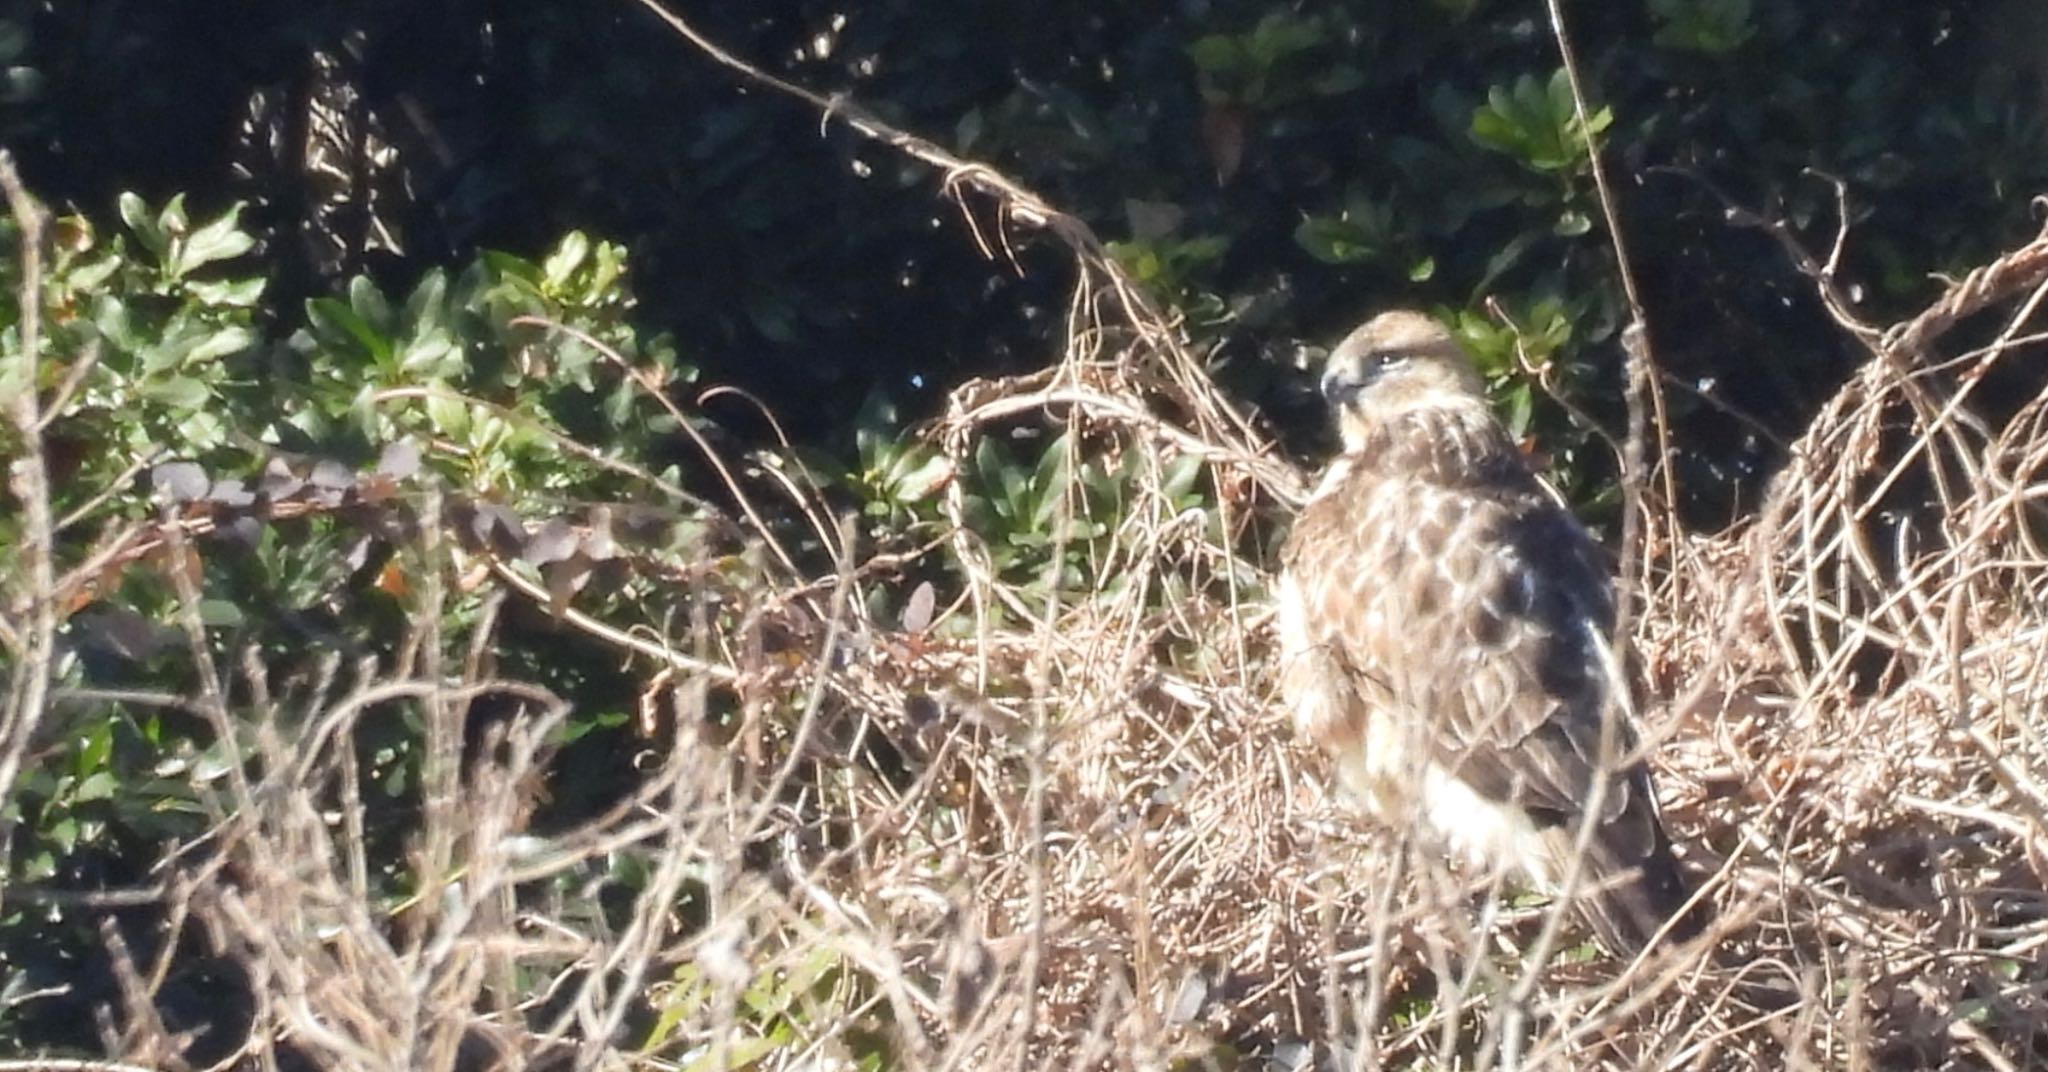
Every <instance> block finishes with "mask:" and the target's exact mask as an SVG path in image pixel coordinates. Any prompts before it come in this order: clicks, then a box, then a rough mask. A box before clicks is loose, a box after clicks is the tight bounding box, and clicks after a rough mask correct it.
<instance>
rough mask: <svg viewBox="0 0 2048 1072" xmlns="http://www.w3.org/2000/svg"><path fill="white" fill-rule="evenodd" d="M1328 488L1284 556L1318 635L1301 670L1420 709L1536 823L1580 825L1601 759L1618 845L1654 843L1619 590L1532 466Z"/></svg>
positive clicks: (1449, 762)
mask: <svg viewBox="0 0 2048 1072" xmlns="http://www.w3.org/2000/svg"><path fill="white" fill-rule="evenodd" d="M1325 490H1326V492H1327V493H1326V494H1322V495H1319V496H1318V497H1317V498H1316V499H1315V500H1313V501H1312V502H1311V503H1310V504H1309V505H1308V507H1306V508H1305V509H1304V510H1303V513H1302V515H1301V518H1300V519H1299V520H1298V521H1297V523H1296V529H1295V532H1294V534H1293V536H1292V537H1291V538H1290V540H1289V543H1288V545H1287V548H1286V550H1285V553H1284V556H1283V565H1284V567H1285V570H1286V582H1285V583H1286V584H1287V585H1290V586H1292V591H1291V593H1290V594H1289V595H1288V597H1287V598H1291V599H1293V600H1296V601H1298V604H1299V609H1298V610H1297V611H1296V612H1295V613H1296V614H1298V615H1299V618H1300V621H1301V622H1302V626H1303V628H1304V630H1305V631H1306V633H1307V634H1308V637H1309V639H1308V650H1309V652H1310V655H1309V656H1308V657H1306V658H1303V659H1299V660H1296V662H1297V669H1296V671H1295V672H1296V674H1297V675H1298V676H1302V677H1305V678H1306V677H1317V678H1320V679H1322V680H1323V681H1324V682H1325V683H1326V684H1325V687H1324V688H1322V690H1321V692H1320V693H1319V695H1323V696H1326V697H1327V696H1330V695H1333V694H1335V691H1336V690H1335V689H1333V688H1331V687H1329V685H1328V683H1329V682H1331V681H1333V680H1342V679H1345V678H1348V680H1349V681H1350V682H1351V683H1352V688H1353V691H1354V692H1355V693H1357V694H1358V695H1360V696H1362V697H1364V698H1366V699H1368V700H1371V701H1373V702H1375V703H1376V704H1377V705H1378V706H1380V707H1382V708H1384V709H1391V710H1394V711H1397V712H1400V713H1403V714H1404V715H1405V716H1406V717H1409V718H1413V719H1415V720H1418V722H1419V725H1417V727H1416V730H1417V732H1418V733H1420V734H1421V735H1423V737H1424V738H1425V739H1426V741H1427V745H1428V749H1429V751H1430V752H1431V753H1432V754H1433V755H1434V757H1435V759H1436V762H1437V763H1438V764H1439V765H1440V766H1442V767H1443V768H1444V769H1446V770H1448V771H1449V772H1451V773H1452V774H1453V775H1454V776H1456V777H1457V778H1459V780H1461V781H1463V782H1465V783H1467V784H1468V785H1470V786H1471V787H1472V788H1473V790H1475V791H1476V792H1478V793H1479V794H1481V795H1482V796H1484V797H1486V798H1489V799H1492V800H1496V801H1499V802H1502V803H1513V804H1516V805H1518V806H1519V807H1521V808H1522V809H1523V810H1524V811H1526V812H1527V813H1528V814H1529V815H1530V816H1531V818H1532V819H1533V820H1535V821H1536V822H1537V824H1538V825H1539V826H1547V825H1562V824H1565V823H1569V822H1572V821H1574V820H1576V819H1577V818H1578V817H1579V816H1580V815H1581V814H1582V810H1583V807H1584V804H1585V803H1586V802H1587V800H1588V799H1589V797H1590V790H1591V788H1592V786H1593V785H1594V783H1595V779H1596V778H1599V777H1601V776H1602V772H1603V770H1604V771H1605V772H1607V773H1606V777H1605V781H1606V792H1605V795H1604V797H1603V799H1602V802H1601V808H1600V812H1601V814H1600V817H1599V821H1600V823H1601V825H1602V837H1603V839H1611V840H1613V841H1614V842H1615V843H1614V844H1613V845H1612V846H1611V848H1612V849H1613V850H1614V851H1615V852H1616V854H1617V856H1619V857H1621V858H1624V859H1626V858H1640V856H1641V855H1642V854H1644V853H1647V852H1649V851H1651V849H1650V846H1651V845H1652V844H1653V842H1654V841H1655V839H1656V833H1655V826H1656V813H1655V811H1654V806H1653V805H1651V804H1650V803H1649V801H1648V797H1647V793H1646V792H1645V789H1646V785H1647V783H1646V781H1645V780H1644V779H1643V778H1642V776H1641V775H1640V773H1639V772H1632V771H1631V770H1630V767H1631V766H1632V764H1633V760H1632V757H1631V754H1632V752H1633V750H1634V748H1635V736H1634V733H1633V731H1632V728H1631V727H1630V726H1629V725H1628V723H1627V721H1626V719H1625V711H1624V710H1623V709H1622V708H1620V707H1618V706H1614V705H1610V704H1609V703H1608V695H1609V690H1610V688H1611V687H1612V685H1611V680H1610V678H1611V675H1610V672H1609V670H1608V659H1607V657H1606V655H1605V653H1604V651H1603V645H1604V644H1605V643H1606V638H1607V636H1608V634H1609V632H1610V630H1611V628H1612V625H1613V617H1614V610H1613V597H1612V594H1611V590H1610V588H1609V585H1608V581H1607V576H1606V571H1605V568H1604V567H1603V565H1602V563H1601V560H1600V553H1599V550H1598V548H1597V546H1596V545H1595V544H1594V543H1593V541H1592V539H1591V537H1590V536H1588V535H1587V533H1586V532H1585V530H1584V529H1583V528H1581V527H1580V526H1579V524H1578V523H1577V521H1575V520H1574V519H1573V518H1572V517H1571V515H1570V514H1568V513H1566V512H1565V511H1564V510H1563V509H1561V508H1560V507H1558V506H1557V505H1556V504H1555V503H1554V502H1552V501H1551V500H1549V499H1548V498H1547V497H1545V496H1544V495H1543V493H1542V491H1541V489H1540V488H1539V487H1538V485H1537V484H1536V483H1535V480H1534V478H1533V477H1529V476H1527V475H1526V474H1508V475H1507V476H1505V477H1503V478H1502V480H1501V482H1500V483H1497V484H1493V485H1480V486H1464V487H1449V486H1445V485H1442V484H1437V483H1433V482H1430V481H1426V480H1420V479H1412V478H1402V477H1400V476H1398V475H1387V474H1381V473H1376V472H1372V471H1369V470H1363V469H1361V470H1360V471H1358V472H1357V473H1355V474H1353V475H1351V477H1350V478H1349V479H1347V480H1346V481H1345V482H1344V484H1343V486H1341V487H1331V488H1326V489H1325ZM1289 694H1290V697H1291V698H1292V697H1295V696H1296V695H1298V693H1297V691H1296V690H1289ZM1326 706H1331V707H1334V706H1335V704H1334V703H1326ZM1353 706H1354V707H1355V706H1356V705H1353ZM1356 717H1359V718H1362V717H1364V714H1363V712H1362V711H1361V712H1359V713H1358V714H1357V716H1356ZM1603 717H1606V718H1612V719H1614V721H1615V724H1614V726H1613V734H1612V737H1611V739H1610V741H1609V742H1608V744H1607V753H1606V754H1607V756H1608V762H1607V764H1606V765H1605V766H1604V767H1603V766H1602V764H1601V756H1602V742H1601V723H1602V720H1603ZM1332 728H1333V729H1336V728H1339V727H1332ZM1318 736H1323V735H1318ZM1325 743H1326V744H1329V743H1333V742H1332V741H1331V740H1330V739H1329V738H1328V737H1327V736H1325ZM1610 828H1611V829H1610Z"/></svg>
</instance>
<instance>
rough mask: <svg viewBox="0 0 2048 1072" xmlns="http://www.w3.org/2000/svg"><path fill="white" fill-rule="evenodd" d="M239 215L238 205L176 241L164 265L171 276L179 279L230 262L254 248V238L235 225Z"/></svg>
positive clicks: (240, 208) (240, 207)
mask: <svg viewBox="0 0 2048 1072" xmlns="http://www.w3.org/2000/svg"><path fill="white" fill-rule="evenodd" d="M241 215H242V206H241V205H239V204H237V205H235V206H234V207H233V208H230V209H228V210H227V212H225V213H223V214H222V215H221V217H220V218H219V219H216V220H214V221H213V222H212V223H209V224H207V225H206V226H204V227H201V228H200V229H199V230H197V231H194V232H192V234H191V235H189V236H187V237H186V238H185V239H184V240H183V241H180V242H178V243H177V244H176V247H177V248H176V251H175V252H174V253H173V254H172V257H171V263H170V264H169V265H168V266H167V267H168V269H169V271H170V273H171V275H172V276H174V277H175V276H183V275H185V274H186V273H187V272H190V271H192V270H194V269H196V268H201V267H204V266H205V265H208V264H212V263H214V262H216V261H224V260H230V259H233V258H235V257H239V256H241V255H242V254H244V253H247V252H249V251H250V250H251V249H254V248H255V247H256V239H255V238H254V237H252V236H251V235H249V234H247V233H246V232H244V231H243V230H242V229H241V227H240V226H239V225H238V221H239V219H240V217H241Z"/></svg>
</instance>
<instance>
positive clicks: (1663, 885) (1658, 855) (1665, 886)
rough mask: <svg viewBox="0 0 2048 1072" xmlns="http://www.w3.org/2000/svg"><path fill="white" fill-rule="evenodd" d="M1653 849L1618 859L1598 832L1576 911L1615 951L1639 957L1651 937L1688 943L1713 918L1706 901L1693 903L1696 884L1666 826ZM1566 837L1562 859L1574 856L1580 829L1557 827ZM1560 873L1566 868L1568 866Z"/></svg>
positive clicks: (1581, 880)
mask: <svg viewBox="0 0 2048 1072" xmlns="http://www.w3.org/2000/svg"><path fill="white" fill-rule="evenodd" d="M1651 829H1652V830H1653V831H1654V836H1653V840H1652V841H1651V843H1650V844H1649V846H1648V851H1647V852H1645V853H1643V854H1642V855H1641V856H1639V857H1638V856H1635V855H1634V854H1632V853H1631V854H1628V855H1629V856H1630V857H1633V858H1627V859H1623V858H1617V856H1618V855H1619V854H1617V853H1615V852H1613V851H1611V850H1612V846H1609V845H1606V844H1603V839H1601V838H1598V837H1595V838H1594V839H1593V844H1592V845H1591V846H1588V848H1587V853H1586V860H1585V863H1584V864H1583V865H1581V867H1580V869H1579V881H1578V884H1577V887H1576V889H1577V891H1578V892H1576V893H1575V894H1574V896H1573V905H1572V907H1573V908H1574V910H1576V911H1577V913H1578V914H1579V916H1580V918H1582V919H1584V920H1585V922H1586V925H1587V926H1588V927H1590V928H1592V931H1593V935H1594V937H1595V938H1597V939H1598V940H1599V942H1600V944H1601V945H1602V946H1603V947H1605V948H1606V950H1607V951H1608V952H1609V953H1612V954H1614V955H1615V956H1618V957H1634V956H1635V955H1637V954H1638V953H1641V952H1642V951H1643V950H1644V949H1646V948H1648V947H1649V946H1650V944H1651V942H1653V941H1656V942H1660V943H1661V942H1673V943H1675V942H1683V941H1685V940H1687V939H1689V938H1692V937H1693V936H1694V935H1697V934H1698V933H1699V932H1700V929H1701V928H1702V927H1703V926H1704V925H1705V924H1706V922H1707V915H1708V909H1707V907H1706V905H1705V903H1704V902H1701V903H1698V904H1688V903H1687V902H1688V901H1690V900H1691V898H1692V888H1691V885H1690V884H1689V883H1688V882H1687V881H1686V879H1685V875H1684V872H1682V871H1680V870H1679V867H1678V860H1677V858H1676V857H1674V856H1672V854H1671V843H1670V841H1669V840H1668V839H1667V838H1666V837H1665V836H1664V831H1663V830H1662V829H1661V828H1660V827H1656V826H1653V827H1652V828H1651ZM1553 833H1554V835H1555V836H1557V837H1559V838H1561V839H1562V843H1561V844H1558V845H1557V846H1556V848H1557V850H1558V851H1559V854H1560V855H1559V856H1558V859H1559V861H1560V862H1563V861H1566V860H1569V858H1570V855H1569V854H1570V853H1571V851H1572V849H1573V843H1574V841H1575V838H1573V836H1572V835H1574V834H1575V833H1576V831H1574V830H1570V829H1560V830H1556V831H1554V832H1553ZM1558 873H1560V874H1561V873H1562V869H1560V871H1559V872H1558Z"/></svg>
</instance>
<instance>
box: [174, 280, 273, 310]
mask: <svg viewBox="0 0 2048 1072" xmlns="http://www.w3.org/2000/svg"><path fill="white" fill-rule="evenodd" d="M268 283H269V280H267V279H264V278H263V277H262V276H250V277H249V278H247V279H223V280H206V279H201V280H188V281H187V282H186V283H185V289H186V290H187V291H189V292H190V293H191V295H192V296H193V297H194V298H197V299H198V300H199V301H201V302H202V303H204V304H207V305H226V306H230V307H233V308H237V309H247V308H251V307H253V306H254V305H255V304H256V303H257V301H259V300H261V299H262V297H263V288H264V286H265V285H266V284H268Z"/></svg>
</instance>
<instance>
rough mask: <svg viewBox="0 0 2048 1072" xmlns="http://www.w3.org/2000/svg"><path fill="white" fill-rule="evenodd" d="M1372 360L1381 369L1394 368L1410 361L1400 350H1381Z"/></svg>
mask: <svg viewBox="0 0 2048 1072" xmlns="http://www.w3.org/2000/svg"><path fill="white" fill-rule="evenodd" d="M1372 360H1373V363H1374V364H1376V365H1378V366H1379V367H1381V368H1393V367H1394V366H1395V365H1398V364H1400V363H1401V362H1403V361H1406V360H1408V355H1407V354H1404V353H1402V352H1401V351H1399V350H1381V351H1380V352H1378V353H1376V354H1374V355H1372Z"/></svg>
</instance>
